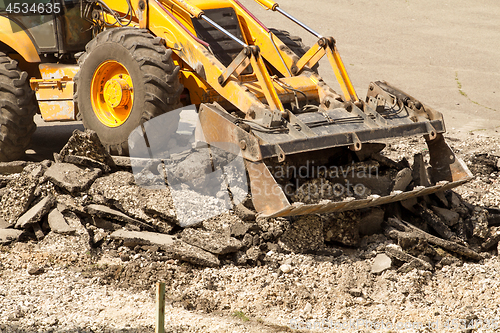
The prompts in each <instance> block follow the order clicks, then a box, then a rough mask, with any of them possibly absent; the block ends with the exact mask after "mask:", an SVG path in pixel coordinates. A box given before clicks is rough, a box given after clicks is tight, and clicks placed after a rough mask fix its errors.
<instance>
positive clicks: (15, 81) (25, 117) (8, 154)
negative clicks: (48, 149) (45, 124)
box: [0, 52, 38, 162]
mask: <svg viewBox="0 0 500 333" xmlns="http://www.w3.org/2000/svg"><path fill="white" fill-rule="evenodd" d="M37 112H38V103H37V101H36V98H35V93H34V92H33V90H31V87H30V84H29V78H28V73H26V72H24V71H21V70H20V69H19V67H18V66H17V61H15V60H13V59H11V58H10V57H8V56H7V55H6V54H5V53H3V52H0V161H2V162H4V161H12V160H16V159H19V158H21V157H22V156H23V155H24V152H25V150H26V148H27V147H28V145H29V143H30V139H31V135H32V134H33V132H34V131H35V129H36V125H35V122H34V121H33V116H34V115H35V113H37Z"/></svg>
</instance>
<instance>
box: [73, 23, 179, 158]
mask: <svg viewBox="0 0 500 333" xmlns="http://www.w3.org/2000/svg"><path fill="white" fill-rule="evenodd" d="M171 55H172V50H170V49H167V48H165V46H164V45H163V44H162V40H161V39H160V38H158V37H154V36H153V35H151V34H150V33H149V32H148V31H147V30H142V29H137V28H113V29H110V30H106V31H105V32H103V33H101V34H99V35H97V36H96V38H94V39H93V40H92V41H90V42H89V43H88V44H87V47H86V52H85V53H84V54H83V55H82V56H81V57H80V59H79V64H80V71H79V72H78V74H77V75H76V77H75V82H76V84H77V93H76V94H75V100H76V102H77V105H78V110H79V117H80V119H81V120H82V122H83V125H84V126H85V128H88V129H92V130H94V131H95V132H96V133H97V135H98V136H99V138H100V140H101V142H102V143H103V145H104V146H105V147H106V149H107V150H108V152H109V153H111V154H115V155H127V154H128V136H129V134H130V133H131V132H132V130H134V129H135V128H136V127H138V126H140V125H141V124H143V123H144V122H146V121H148V120H149V119H151V118H153V117H156V116H158V115H160V114H163V113H165V112H168V111H171V110H174V109H176V108H178V107H180V103H179V96H180V93H181V92H182V89H183V88H182V85H181V84H180V82H179V66H175V65H174V63H173V61H172V57H171Z"/></svg>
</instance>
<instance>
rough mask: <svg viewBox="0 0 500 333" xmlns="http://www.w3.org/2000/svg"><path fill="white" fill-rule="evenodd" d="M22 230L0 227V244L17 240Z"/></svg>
mask: <svg viewBox="0 0 500 333" xmlns="http://www.w3.org/2000/svg"><path fill="white" fill-rule="evenodd" d="M22 233H23V230H17V229H0V244H2V245H3V244H8V243H10V242H13V241H17V240H18V239H19V237H21V234H22Z"/></svg>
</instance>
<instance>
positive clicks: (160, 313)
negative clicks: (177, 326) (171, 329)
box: [155, 282, 165, 333]
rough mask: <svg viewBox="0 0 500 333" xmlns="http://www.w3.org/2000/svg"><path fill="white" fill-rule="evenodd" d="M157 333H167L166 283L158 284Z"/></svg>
mask: <svg viewBox="0 0 500 333" xmlns="http://www.w3.org/2000/svg"><path fill="white" fill-rule="evenodd" d="M155 332H156V333H165V283H163V282H156V329H155Z"/></svg>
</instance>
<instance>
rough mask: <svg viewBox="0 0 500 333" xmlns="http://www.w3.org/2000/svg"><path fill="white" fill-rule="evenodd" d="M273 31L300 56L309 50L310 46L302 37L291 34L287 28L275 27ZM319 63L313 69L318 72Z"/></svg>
mask: <svg viewBox="0 0 500 333" xmlns="http://www.w3.org/2000/svg"><path fill="white" fill-rule="evenodd" d="M269 30H271V32H272V33H273V34H274V35H275V36H276V37H278V39H280V40H281V41H282V42H283V43H284V44H285V45H286V46H288V48H289V49H290V50H292V52H293V53H295V54H296V55H297V56H298V57H299V58H301V57H302V56H303V55H304V54H306V52H307V51H309V49H310V47H309V46H306V45H305V44H304V43H303V42H302V38H300V37H298V36H294V35H290V33H289V32H288V31H286V30H280V29H274V28H270V29H269ZM318 67H319V64H316V65H314V66H313V68H312V70H313V71H314V72H315V73H316V74H317V73H318Z"/></svg>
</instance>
